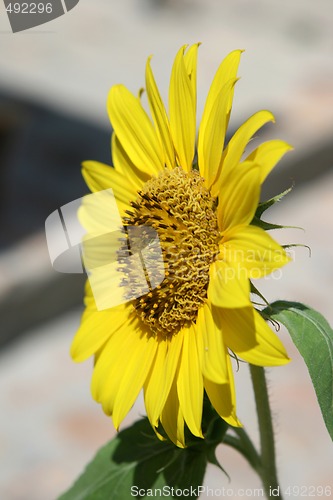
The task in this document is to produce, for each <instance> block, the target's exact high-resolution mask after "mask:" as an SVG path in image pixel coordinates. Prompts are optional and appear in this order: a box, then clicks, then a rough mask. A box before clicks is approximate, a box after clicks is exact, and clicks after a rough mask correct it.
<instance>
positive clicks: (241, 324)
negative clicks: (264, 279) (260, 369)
mask: <svg viewBox="0 0 333 500" xmlns="http://www.w3.org/2000/svg"><path fill="white" fill-rule="evenodd" d="M213 315H214V316H216V321H220V322H221V325H222V331H223V336H224V340H225V343H226V345H227V346H228V347H229V348H230V349H231V350H232V351H233V352H235V353H236V354H237V356H239V357H241V358H242V359H244V360H245V361H247V362H248V363H252V364H254V365H259V366H278V365H284V364H286V363H288V362H289V358H288V356H287V353H286V350H285V348H284V346H283V344H282V342H281V341H280V339H279V338H278V336H277V335H275V334H274V333H273V332H272V330H271V329H270V328H269V326H268V325H267V323H266V322H265V321H264V320H263V318H262V317H261V316H260V314H259V313H258V312H257V311H255V310H254V309H253V308H252V307H245V308H243V309H218V308H215V309H213Z"/></svg>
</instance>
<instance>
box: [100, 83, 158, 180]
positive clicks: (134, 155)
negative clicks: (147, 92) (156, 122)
mask: <svg viewBox="0 0 333 500" xmlns="http://www.w3.org/2000/svg"><path fill="white" fill-rule="evenodd" d="M108 112H109V117H110V120H111V123H112V126H113V128H114V131H115V134H116V135H117V137H118V139H119V141H120V143H121V145H122V147H123V148H124V150H125V151H126V154H127V155H128V157H129V158H130V159H131V161H132V162H133V163H134V164H135V165H136V167H137V168H138V169H140V170H141V171H142V172H145V173H146V174H148V175H156V174H157V173H158V172H159V171H160V170H162V169H163V167H164V154H163V151H162V149H161V146H160V143H159V140H158V137H157V135H156V132H155V130H154V127H153V125H152V123H151V121H150V120H149V117H148V115H147V113H146V112H145V111H144V109H143V107H142V105H141V104H140V102H139V100H138V99H137V98H136V97H135V96H134V95H133V94H132V93H131V92H130V91H129V90H127V88H126V87H125V86H124V85H115V86H114V87H112V88H111V90H110V92H109V97H108Z"/></svg>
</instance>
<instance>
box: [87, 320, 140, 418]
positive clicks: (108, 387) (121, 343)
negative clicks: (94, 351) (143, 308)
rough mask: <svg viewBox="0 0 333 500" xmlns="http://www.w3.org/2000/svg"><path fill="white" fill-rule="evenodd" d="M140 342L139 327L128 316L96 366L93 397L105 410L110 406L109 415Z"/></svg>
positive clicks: (110, 340) (111, 338)
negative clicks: (127, 364)
mask: <svg viewBox="0 0 333 500" xmlns="http://www.w3.org/2000/svg"><path fill="white" fill-rule="evenodd" d="M138 342H140V330H139V328H138V325H137V323H135V322H134V323H133V321H132V320H131V319H130V318H129V317H128V316H127V321H125V322H124V323H123V325H122V326H121V327H120V328H118V330H117V331H116V332H115V333H114V334H113V335H112V336H111V337H110V339H109V340H108V342H107V343H106V344H105V346H104V348H103V350H102V352H101V353H100V355H99V357H98V360H97V362H96V364H95V367H94V372H93V376H92V381H91V392H92V396H93V398H94V399H95V400H96V401H98V402H102V403H103V406H104V408H105V410H106V408H107V406H109V408H110V411H108V413H109V414H110V413H112V410H113V405H114V400H115V397H116V394H117V391H118V388H119V384H120V380H121V377H122V374H123V369H124V366H125V365H126V360H128V358H129V357H130V356H131V354H132V352H133V350H134V349H135V348H136V344H137V343H138Z"/></svg>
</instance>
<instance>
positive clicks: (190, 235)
mask: <svg viewBox="0 0 333 500" xmlns="http://www.w3.org/2000/svg"><path fill="white" fill-rule="evenodd" d="M131 206H132V210H128V211H127V214H128V217H126V218H125V219H124V225H125V226H126V225H128V226H142V225H144V226H147V227H152V228H153V229H154V230H155V231H156V232H157V235H158V239H159V244H160V247H161V249H162V256H163V262H164V279H163V281H162V282H161V283H160V284H159V285H158V286H157V287H152V286H149V293H146V294H144V295H142V296H141V297H140V298H137V299H135V300H134V301H133V305H134V308H135V310H136V313H137V314H138V316H139V317H140V318H141V320H142V321H143V322H144V323H145V324H146V325H147V326H149V327H150V329H151V331H152V333H154V334H157V335H161V336H162V337H168V336H172V335H174V334H176V333H177V332H178V331H179V329H180V328H182V327H183V326H185V325H187V324H189V323H190V322H194V321H195V320H196V317H197V311H198V309H199V307H200V306H201V305H202V304H203V302H204V300H205V299H206V297H207V287H208V282H209V268H210V265H211V263H212V262H213V261H214V259H215V258H216V256H217V254H218V252H219V248H218V242H219V239H220V236H219V231H218V225H217V217H216V203H215V200H214V199H213V198H212V197H211V195H210V194H209V192H208V190H207V189H206V188H205V186H204V179H203V178H202V177H200V175H199V173H198V172H197V171H195V170H193V171H191V172H190V173H187V172H185V171H184V170H183V169H181V168H179V167H177V168H175V169H173V170H164V171H163V172H162V173H160V174H159V175H158V176H157V177H153V178H151V179H150V180H149V181H148V182H146V184H145V185H144V186H143V188H142V191H140V192H139V193H138V198H137V199H136V201H134V202H132V203H131ZM142 234H143V233H142V232H141V235H140V240H141V242H140V244H141V247H143V246H144V245H147V241H148V239H149V231H148V233H147V234H146V236H145V235H144V236H145V237H146V241H143V240H144V239H145V237H143V238H142ZM138 244H139V243H138ZM126 275H127V277H128V284H127V285H130V283H131V281H132V282H133V280H135V272H134V271H133V270H131V269H129V268H128V269H126ZM146 277H147V278H148V275H147V274H146ZM147 281H148V283H149V279H147Z"/></svg>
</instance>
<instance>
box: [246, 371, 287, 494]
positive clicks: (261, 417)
mask: <svg viewBox="0 0 333 500" xmlns="http://www.w3.org/2000/svg"><path fill="white" fill-rule="evenodd" d="M250 371H251V377H252V384H253V390H254V396H255V400H256V406H257V414H258V422H259V432H260V448H261V470H260V476H261V480H262V483H263V486H264V489H265V493H266V496H267V498H271V497H272V490H275V491H274V495H273V496H274V498H280V499H282V494H281V488H280V487H279V483H278V479H277V472H276V463H275V445H274V433H273V424H272V414H271V410H270V406H269V399H268V391H267V383H266V377H265V371H264V369H263V368H262V367H260V366H254V365H250ZM276 493H278V494H276Z"/></svg>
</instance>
